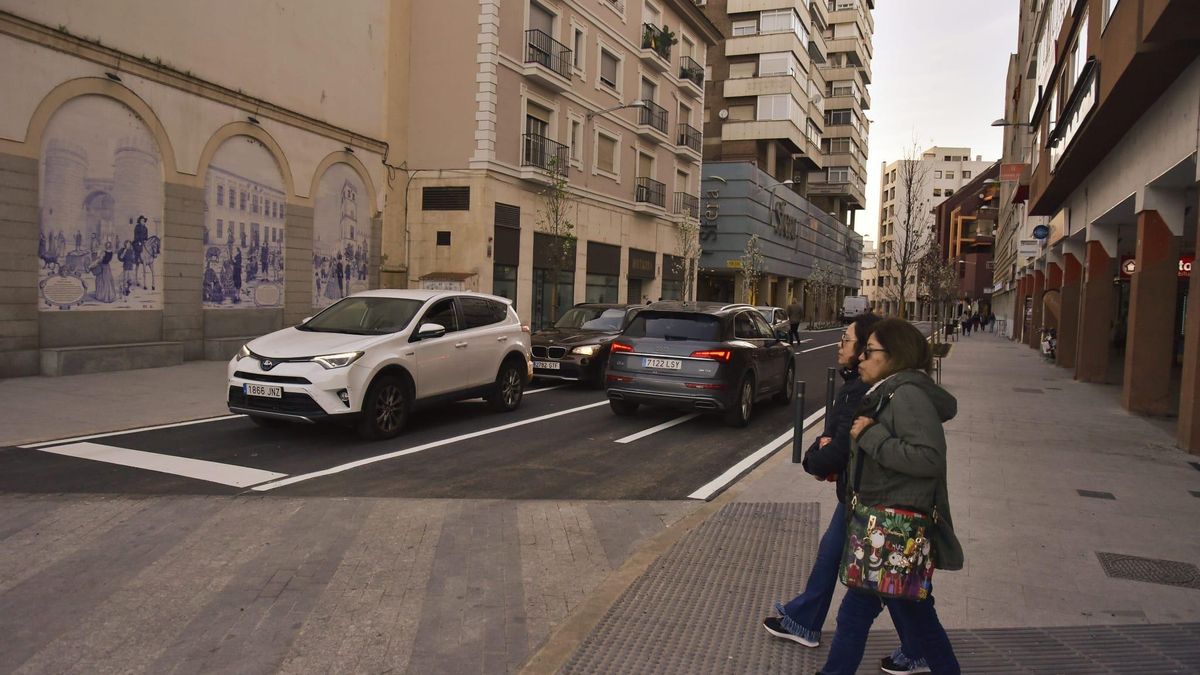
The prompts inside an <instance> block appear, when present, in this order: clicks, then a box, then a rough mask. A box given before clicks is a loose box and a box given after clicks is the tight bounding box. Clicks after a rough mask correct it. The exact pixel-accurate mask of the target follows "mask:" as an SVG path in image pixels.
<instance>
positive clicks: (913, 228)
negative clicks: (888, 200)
mask: <svg viewBox="0 0 1200 675" xmlns="http://www.w3.org/2000/svg"><path fill="white" fill-rule="evenodd" d="M928 179H929V167H928V166H926V165H925V164H924V163H923V162H922V161H921V155H920V151H919V150H918V149H917V144H916V142H915V141H914V142H913V143H912V144H911V145H910V146H909V147H908V149H906V150H905V152H904V157H903V158H902V159H901V160H900V163H899V166H898V167H897V168H896V187H897V188H899V189H898V190H897V192H899V196H898V197H897V203H898V206H897V213H896V219H895V221H894V227H895V233H894V234H895V236H894V238H893V239H892V240H891V242H890V243H891V247H892V248H891V251H890V254H889V255H887V256H880V259H881V260H883V259H884V258H885V257H886V258H887V259H888V260H890V261H891V270H889V271H891V272H892V273H893V276H894V277H895V278H894V281H895V283H892V284H889V285H888V286H884V287H883V289H882V290H883V294H884V296H885V297H886V298H887V299H888V300H893V301H895V302H896V305H897V307H898V308H899V315H900V318H902V319H905V318H908V316H907V314H908V304H907V303H908V297H909V289H910V288H913V286H914V282H915V281H916V276H917V268H918V263H919V262H920V260H921V256H923V255H924V254H925V251H926V249H927V248H928V247H929V243H930V241H931V240H932V239H933V236H932V229H931V224H932V221H931V216H930V213H929V200H928V197H926V195H925V186H926V184H927V182H928ZM913 290H914V291H915V290H916V289H915V288H913ZM913 295H915V293H914V294H913ZM914 304H915V303H914Z"/></svg>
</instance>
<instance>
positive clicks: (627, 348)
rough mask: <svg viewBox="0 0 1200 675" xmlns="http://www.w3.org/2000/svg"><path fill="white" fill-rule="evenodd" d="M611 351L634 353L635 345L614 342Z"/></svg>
mask: <svg viewBox="0 0 1200 675" xmlns="http://www.w3.org/2000/svg"><path fill="white" fill-rule="evenodd" d="M609 351H612V352H632V351H633V345H627V344H625V343H624V342H614V343H612V346H611V347H609Z"/></svg>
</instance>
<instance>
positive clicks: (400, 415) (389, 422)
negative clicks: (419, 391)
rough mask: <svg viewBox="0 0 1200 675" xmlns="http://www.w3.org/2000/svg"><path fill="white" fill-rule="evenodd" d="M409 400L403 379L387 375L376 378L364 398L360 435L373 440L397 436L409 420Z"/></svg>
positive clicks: (359, 425)
mask: <svg viewBox="0 0 1200 675" xmlns="http://www.w3.org/2000/svg"><path fill="white" fill-rule="evenodd" d="M409 403H410V401H409V397H408V392H407V391H406V389H405V387H404V382H402V381H401V380H400V379H399V378H397V377H393V376H391V375H385V376H383V377H381V378H379V379H377V380H375V382H374V383H373V384H372V385H371V388H370V389H369V390H367V396H366V398H365V399H363V407H362V417H360V418H359V421H358V433H359V435H360V436H362V437H363V438H366V439H369V440H381V439H385V438H393V437H395V436H396V435H398V434H399V433H400V430H401V429H403V428H404V422H405V421H406V420H407V419H408V410H409Z"/></svg>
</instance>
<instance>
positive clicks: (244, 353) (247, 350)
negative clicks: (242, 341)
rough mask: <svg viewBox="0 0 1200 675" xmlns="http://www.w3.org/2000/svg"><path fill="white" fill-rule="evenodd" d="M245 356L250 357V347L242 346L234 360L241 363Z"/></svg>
mask: <svg viewBox="0 0 1200 675" xmlns="http://www.w3.org/2000/svg"><path fill="white" fill-rule="evenodd" d="M247 356H250V345H242V348H241V349H239V350H238V353H237V356H236V357H234V358H236V359H237V360H238V361H241V360H242V359H244V358H246V357H247Z"/></svg>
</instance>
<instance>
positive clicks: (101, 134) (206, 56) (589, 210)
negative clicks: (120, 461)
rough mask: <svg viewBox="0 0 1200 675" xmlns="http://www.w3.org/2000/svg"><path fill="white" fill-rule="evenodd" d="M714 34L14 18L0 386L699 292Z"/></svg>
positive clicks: (675, 5) (230, 12)
mask: <svg viewBox="0 0 1200 675" xmlns="http://www.w3.org/2000/svg"><path fill="white" fill-rule="evenodd" d="M129 17H137V21H136V22H131V21H130V20H129ZM143 26H153V27H154V30H152V31H146V30H144V29H142V28H141V27H143ZM197 35H203V36H204V39H203V40H197V39H196V37H195V36H197ZM719 38H720V34H719V33H718V32H717V31H716V29H715V28H714V27H713V26H712V24H711V23H710V22H709V21H708V19H706V18H705V16H704V15H703V14H702V13H701V11H700V10H699V9H698V8H697V7H696V5H695V4H694V3H693V2H691V1H689V0H638V1H637V2H634V1H633V0H624V1H622V0H481V1H479V2H408V1H407V0H362V1H361V2H356V3H355V11H353V12H346V11H342V10H340V9H338V8H334V7H333V6H332V5H330V4H329V3H323V2H318V1H316V0H297V2H294V3H290V4H288V6H287V7H274V6H272V7H267V6H265V5H260V4H258V3H240V2H236V1H234V0H217V1H216V2H214V3H208V4H204V5H198V4H191V5H188V4H182V5H181V4H178V3H159V2H152V1H151V0H130V1H129V2H126V3H124V4H123V6H122V12H113V11H110V8H107V7H101V6H99V5H96V4H95V3H90V2H84V1H82V0H64V1H62V2H55V3H28V2H21V1H18V0H0V62H2V63H4V67H3V68H0V89H2V90H3V91H4V96H3V97H0V221H2V222H3V223H4V225H3V227H4V230H3V231H4V241H5V246H6V250H5V255H4V256H3V257H0V377H4V376H13V375H30V374H37V373H39V372H43V373H46V374H65V373H71V372H81V371H90V370H95V369H112V368H114V367H117V368H123V367H145V366H149V365H165V364H171V363H178V362H180V361H182V360H187V359H203V358H210V359H225V358H228V357H229V356H230V355H231V354H232V353H233V352H235V351H236V350H237V349H238V348H239V347H240V346H241V345H242V344H243V343H244V342H245V341H246V340H247V339H249V338H251V337H254V336H258V335H261V334H263V333H266V332H270V331H272V330H276V329H279V328H282V327H283V326H288V325H294V324H296V323H298V322H299V321H301V320H302V319H303V318H304V317H307V316H311V315H312V314H313V313H314V312H315V311H317V310H320V309H321V308H323V307H325V306H327V305H329V304H330V303H332V302H334V301H336V300H337V299H339V298H341V297H344V296H345V295H348V294H350V293H353V292H356V291H359V290H364V289H367V288H377V287H380V286H393V287H422V288H442V289H471V290H479V291H484V292H494V293H497V294H500V295H505V296H507V297H509V298H512V299H513V301H514V303H515V305H516V307H517V311H518V313H519V314H520V315H521V317H522V318H523V319H524V320H526V321H529V322H531V323H533V324H535V325H541V324H544V323H546V322H547V321H549V320H551V317H553V316H554V315H555V314H556V311H555V309H554V308H551V307H550V306H549V302H550V300H549V298H550V297H551V296H552V295H553V294H552V292H551V286H552V285H553V284H557V285H558V287H559V291H560V292H559V301H560V305H566V306H569V305H570V304H571V303H573V302H577V301H582V300H606V301H610V302H616V301H624V300H627V299H628V300H632V301H634V302H640V301H642V300H643V299H644V298H647V297H680V296H682V294H683V291H684V289H683V288H682V285H683V283H684V282H683V279H684V275H683V274H682V273H681V271H680V267H681V264H680V258H681V256H680V255H679V254H680V253H681V250H682V240H681V238H680V232H681V230H680V228H679V224H680V223H681V222H682V220H683V219H684V217H685V216H688V217H693V218H694V217H695V216H696V215H698V214H697V208H698V199H697V193H698V189H699V182H700V158H701V151H702V145H701V137H700V132H699V127H700V125H701V122H700V114H701V112H700V111H701V110H702V108H703V95H704V62H705V55H706V53H707V51H708V48H709V47H710V46H711V45H713V44H715V43H716V42H717V40H718V39H719ZM550 169H553V170H555V171H557V172H558V173H559V175H561V176H563V177H564V178H565V181H566V191H567V194H568V195H569V196H570V198H571V201H570V206H569V208H568V210H567V211H566V213H567V216H568V217H569V218H570V219H571V220H572V221H573V222H574V230H573V232H571V233H570V234H571V235H572V237H571V240H573V241H575V242H576V246H575V247H574V253H575V254H576V255H571V256H568V257H567V258H566V259H565V260H562V261H561V264H556V265H551V264H550V263H549V262H548V257H550V255H551V254H550V251H551V249H553V246H552V243H553V241H554V240H553V238H550V237H548V236H547V235H546V234H545V233H543V231H542V230H543V229H545V228H544V227H543V224H542V220H543V218H542V217H541V215H540V214H541V213H542V212H543V207H544V206H545V200H544V199H543V198H542V193H543V191H544V190H545V189H546V187H547V183H548V182H550V181H549V178H548V173H547V172H548V170H550ZM129 267H132V269H128V271H127V268H129ZM556 268H557V269H560V271H561V274H560V277H559V278H558V279H550V276H552V274H551V273H550V270H552V269H556Z"/></svg>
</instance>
